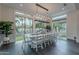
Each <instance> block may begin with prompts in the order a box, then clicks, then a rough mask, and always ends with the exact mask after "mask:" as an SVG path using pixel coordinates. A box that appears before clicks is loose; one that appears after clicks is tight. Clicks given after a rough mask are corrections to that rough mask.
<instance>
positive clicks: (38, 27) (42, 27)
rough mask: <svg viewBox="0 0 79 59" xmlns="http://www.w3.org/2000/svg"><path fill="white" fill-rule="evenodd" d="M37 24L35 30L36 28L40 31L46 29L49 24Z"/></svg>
mask: <svg viewBox="0 0 79 59" xmlns="http://www.w3.org/2000/svg"><path fill="white" fill-rule="evenodd" d="M35 23H36V25H35V28H36V29H37V30H39V29H45V27H46V24H47V23H44V22H39V21H35Z"/></svg>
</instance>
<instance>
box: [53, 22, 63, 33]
mask: <svg viewBox="0 0 79 59" xmlns="http://www.w3.org/2000/svg"><path fill="white" fill-rule="evenodd" d="M62 24H63V23H53V28H54V29H55V30H57V28H58V30H59V32H60V30H61V29H64V27H62Z"/></svg>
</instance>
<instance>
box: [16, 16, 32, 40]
mask: <svg viewBox="0 0 79 59" xmlns="http://www.w3.org/2000/svg"><path fill="white" fill-rule="evenodd" d="M15 20H16V41H20V40H23V39H24V35H25V34H27V33H30V32H32V19H30V18H25V17H21V16H16V18H15Z"/></svg>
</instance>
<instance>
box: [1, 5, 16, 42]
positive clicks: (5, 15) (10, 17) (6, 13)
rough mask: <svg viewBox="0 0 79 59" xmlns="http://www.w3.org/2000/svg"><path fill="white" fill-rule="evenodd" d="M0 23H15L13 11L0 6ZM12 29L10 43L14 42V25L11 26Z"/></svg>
mask: <svg viewBox="0 0 79 59" xmlns="http://www.w3.org/2000/svg"><path fill="white" fill-rule="evenodd" d="M0 21H11V22H15V14H14V9H13V8H10V7H7V6H4V5H0ZM13 29H14V30H13V34H11V35H10V41H11V42H14V41H15V23H14V24H13Z"/></svg>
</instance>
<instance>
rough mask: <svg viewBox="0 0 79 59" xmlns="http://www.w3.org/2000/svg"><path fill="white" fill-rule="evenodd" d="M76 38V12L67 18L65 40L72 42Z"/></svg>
mask: <svg viewBox="0 0 79 59" xmlns="http://www.w3.org/2000/svg"><path fill="white" fill-rule="evenodd" d="M74 36H76V37H77V17H76V11H73V12H71V13H69V14H68V16H67V38H68V39H72V40H74Z"/></svg>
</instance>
